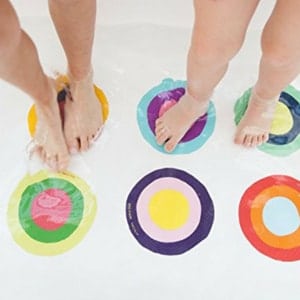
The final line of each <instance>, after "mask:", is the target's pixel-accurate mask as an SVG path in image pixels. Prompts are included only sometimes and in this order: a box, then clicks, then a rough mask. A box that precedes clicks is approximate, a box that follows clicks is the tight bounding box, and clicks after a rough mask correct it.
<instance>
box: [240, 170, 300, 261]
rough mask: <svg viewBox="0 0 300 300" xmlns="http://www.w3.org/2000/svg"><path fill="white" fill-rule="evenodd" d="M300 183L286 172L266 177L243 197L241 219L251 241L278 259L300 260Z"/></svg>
mask: <svg viewBox="0 0 300 300" xmlns="http://www.w3.org/2000/svg"><path fill="white" fill-rule="evenodd" d="M299 216H300V182H299V181H298V180H296V179H294V178H292V177H289V176H285V175H274V176H269V177H265V178H263V179H261V180H259V181H257V182H255V183H254V184H253V185H251V186H250V187H249V188H248V189H247V190H246V192H245V193H244V195H243V196H242V199H241V202H240V205H239V220H240V225H241V228H242V231H243V233H244V235H245V236H246V238H247V239H248V241H249V242H250V243H251V244H252V245H253V246H254V247H255V248H256V249H257V250H258V251H259V252H261V253H263V254H264V255H266V256H269V257H271V258H273V259H276V260H281V261H296V260H300V217H299Z"/></svg>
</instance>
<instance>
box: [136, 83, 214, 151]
mask: <svg viewBox="0 0 300 300" xmlns="http://www.w3.org/2000/svg"><path fill="white" fill-rule="evenodd" d="M185 90H186V81H181V80H177V81H174V80H172V79H170V78H168V79H164V80H163V81H162V82H161V83H160V84H159V85H158V86H155V87H154V88H152V89H151V90H150V91H148V92H147V93H146V94H145V95H144V96H143V97H142V99H141V101H140V103H139V104H138V108H137V121H138V125H139V128H140V131H141V133H142V135H143V137H144V138H145V140H146V141H147V142H148V143H149V144H150V145H151V146H152V147H154V148H155V149H157V150H158V151H160V152H163V153H168V152H166V151H165V150H164V146H163V145H162V146H160V145H158V144H157V143H156V138H155V121H156V119H158V118H159V116H160V115H161V114H162V113H163V112H165V111H166V110H167V109H168V108H170V107H171V106H173V105H174V104H176V103H177V102H178V101H179V99H180V98H181V97H182V96H183V95H184V94H185ZM215 122H216V114H215V107H214V105H213V103H212V102H210V104H209V108H208V112H207V113H206V114H205V115H204V116H202V117H200V118H199V119H198V120H197V121H196V122H195V123H194V124H193V126H192V127H191V128H190V130H188V131H187V133H186V134H185V135H184V136H183V138H182V139H181V141H180V143H179V144H178V145H177V147H176V148H175V150H174V151H173V152H172V153H171V154H188V153H191V152H193V151H196V150H197V149H199V148H200V147H202V146H203V145H204V144H205V142H206V141H207V140H208V138H209V137H210V136H211V134H212V133H213V131H214V128H215ZM168 154H170V153H168Z"/></svg>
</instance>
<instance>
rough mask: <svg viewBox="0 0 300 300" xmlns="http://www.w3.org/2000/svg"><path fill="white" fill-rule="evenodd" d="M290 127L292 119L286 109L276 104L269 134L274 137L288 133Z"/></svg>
mask: <svg viewBox="0 0 300 300" xmlns="http://www.w3.org/2000/svg"><path fill="white" fill-rule="evenodd" d="M292 127H293V117H292V115H291V113H290V111H289V109H288V107H287V106H286V105H285V104H283V103H281V102H278V104H277V106H276V111H275V115H274V119H273V122H272V126H271V133H272V134H276V135H280V134H285V133H287V132H288V131H290V130H291V129H292Z"/></svg>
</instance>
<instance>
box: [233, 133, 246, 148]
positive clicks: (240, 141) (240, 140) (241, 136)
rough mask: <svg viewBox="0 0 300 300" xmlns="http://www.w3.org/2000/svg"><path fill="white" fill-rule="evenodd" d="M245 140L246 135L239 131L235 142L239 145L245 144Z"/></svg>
mask: <svg viewBox="0 0 300 300" xmlns="http://www.w3.org/2000/svg"><path fill="white" fill-rule="evenodd" d="M244 140H245V135H244V134H242V133H241V132H237V133H236V136H235V138H234V143H235V144H237V145H243V144H244Z"/></svg>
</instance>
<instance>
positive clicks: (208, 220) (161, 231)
mask: <svg viewBox="0 0 300 300" xmlns="http://www.w3.org/2000/svg"><path fill="white" fill-rule="evenodd" d="M126 215H127V221H128V225H129V228H130V230H131V232H132V234H133V235H134V237H135V238H136V239H137V241H138V242H139V243H140V244H141V245H142V246H143V247H145V248H147V249H149V250H151V251H153V252H156V253H160V254H165V255H176V254H182V253H184V252H186V251H188V250H190V249H191V248H193V247H194V246H195V245H197V244H198V243H199V242H201V241H202V240H203V239H205V238H206V237H207V236H208V234H209V232H210V230H211V227H212V224H213V220H214V207H213V202H212V200H211V198H210V195H209V193H208V191H207V190H206V188H205V186H204V185H203V184H201V183H200V182H199V181H198V180H197V179H196V178H195V177H193V176H192V175H190V174H188V173H186V172H184V171H181V170H178V169H173V168H164V169H159V170H156V171H153V172H151V173H149V174H147V175H146V176H144V177H143V178H142V179H141V180H139V182H138V183H137V184H136V185H135V186H134V187H133V189H132V190H131V192H130V193H129V195H128V198H127V204H126Z"/></svg>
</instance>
